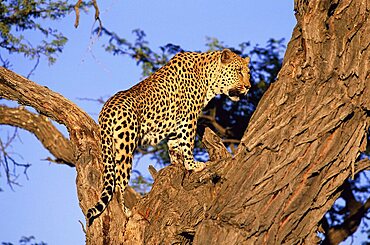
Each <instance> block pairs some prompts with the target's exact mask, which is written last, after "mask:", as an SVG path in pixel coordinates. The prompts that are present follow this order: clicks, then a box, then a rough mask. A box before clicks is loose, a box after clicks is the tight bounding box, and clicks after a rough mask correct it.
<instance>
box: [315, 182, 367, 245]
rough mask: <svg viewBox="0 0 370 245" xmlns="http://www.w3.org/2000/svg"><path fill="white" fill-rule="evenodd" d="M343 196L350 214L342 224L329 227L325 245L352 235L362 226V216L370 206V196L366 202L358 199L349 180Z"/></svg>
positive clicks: (338, 241) (345, 185)
mask: <svg viewBox="0 0 370 245" xmlns="http://www.w3.org/2000/svg"><path fill="white" fill-rule="evenodd" d="M342 197H343V198H344V200H345V201H346V212H348V213H349V214H348V215H346V217H345V219H344V221H343V223H342V224H340V225H336V226H333V227H331V228H329V230H328V231H327V232H326V233H325V240H324V242H323V243H322V244H323V245H329V244H339V243H340V242H342V241H344V240H345V239H346V238H347V237H349V236H351V235H352V234H353V233H354V232H355V231H356V230H357V228H358V227H359V226H360V223H361V220H362V218H363V217H364V215H365V214H366V212H367V211H368V210H369V208H370V198H369V199H367V200H366V202H365V203H364V204H362V203H361V202H360V201H357V200H356V198H355V196H354V195H353V192H352V189H351V186H350V185H349V183H348V182H346V183H345V184H344V188H343V192H342Z"/></svg>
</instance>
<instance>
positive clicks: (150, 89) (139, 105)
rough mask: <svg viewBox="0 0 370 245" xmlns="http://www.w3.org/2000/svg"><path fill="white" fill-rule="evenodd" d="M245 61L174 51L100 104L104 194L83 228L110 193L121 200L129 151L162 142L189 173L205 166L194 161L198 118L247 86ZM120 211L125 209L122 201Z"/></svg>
mask: <svg viewBox="0 0 370 245" xmlns="http://www.w3.org/2000/svg"><path fill="white" fill-rule="evenodd" d="M249 62H250V58H249V57H245V58H243V57H241V56H239V55H238V54H236V53H235V52H233V51H231V50H229V49H224V50H219V51H212V52H184V51H183V52H179V53H177V54H176V55H175V56H174V57H173V58H172V59H170V60H169V61H168V63H167V64H165V65H164V66H162V67H161V68H159V69H158V70H157V71H156V72H154V73H153V74H152V75H150V76H149V77H147V78H146V79H144V80H143V81H141V82H139V83H138V84H136V85H134V86H133V87H131V88H130V89H128V90H125V91H120V92H118V93H116V94H115V95H114V96H112V97H111V98H110V99H108V100H107V101H106V103H105V104H104V106H103V108H102V110H101V112H100V114H99V120H98V121H99V126H100V138H101V142H100V145H101V151H102V160H103V165H104V171H103V173H102V176H103V190H102V191H101V195H100V199H99V201H98V202H97V203H96V205H95V206H94V207H92V208H90V209H89V210H88V211H87V214H86V218H87V220H88V226H90V225H91V224H92V223H93V221H94V219H95V218H97V217H98V216H99V215H101V214H102V213H103V211H104V210H105V209H106V207H107V205H108V204H109V202H110V201H111V199H112V197H113V194H114V193H115V191H117V192H118V191H120V194H121V200H123V193H124V191H125V189H126V187H127V185H128V183H129V179H130V174H131V169H132V161H133V155H134V151H135V149H136V148H137V147H138V146H155V145H157V144H159V143H160V142H161V141H163V140H167V146H168V152H169V156H170V161H171V163H173V162H176V161H182V164H183V165H184V167H185V169H186V170H188V171H190V172H191V171H194V172H198V171H202V170H203V169H204V168H205V167H206V163H204V162H199V161H195V160H194V156H193V149H194V141H195V137H196V129H197V119H198V117H199V116H200V114H201V112H202V109H203V108H204V107H205V106H206V105H207V104H208V102H209V101H210V100H211V99H212V98H214V97H215V96H217V95H220V94H224V95H226V96H228V97H229V98H230V99H231V100H232V101H239V99H240V98H241V97H243V96H245V95H246V94H247V92H248V91H249V89H250V87H251V83H250V70H249V67H248V65H249ZM122 204H123V210H124V212H125V213H126V214H127V215H130V210H129V209H128V208H127V207H126V205H125V204H124V201H122Z"/></svg>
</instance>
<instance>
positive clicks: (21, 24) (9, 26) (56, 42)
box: [0, 0, 90, 73]
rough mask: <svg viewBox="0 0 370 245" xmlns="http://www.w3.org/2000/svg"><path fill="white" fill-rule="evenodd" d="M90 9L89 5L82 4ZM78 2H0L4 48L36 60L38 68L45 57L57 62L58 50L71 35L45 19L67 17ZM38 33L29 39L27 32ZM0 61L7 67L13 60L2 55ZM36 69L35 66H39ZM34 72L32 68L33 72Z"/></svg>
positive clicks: (0, 36)
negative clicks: (48, 24) (62, 31)
mask: <svg viewBox="0 0 370 245" xmlns="http://www.w3.org/2000/svg"><path fill="white" fill-rule="evenodd" d="M81 6H82V7H83V8H85V9H87V7H89V6H90V5H89V4H86V3H84V4H82V5H81ZM73 8H74V4H71V3H69V2H68V0H57V1H53V0H30V1H22V0H4V1H1V2H0V13H1V15H0V49H3V50H6V51H7V52H8V53H9V54H22V55H23V56H24V57H26V58H29V59H31V60H36V65H35V68H36V66H37V64H38V61H39V59H40V57H41V56H43V57H45V58H46V59H47V60H48V62H49V64H53V63H54V62H55V60H56V58H57V55H58V53H61V52H62V50H63V47H64V45H65V44H66V42H67V40H68V39H67V37H66V36H64V35H63V33H61V32H59V31H58V30H57V29H55V28H53V27H49V26H47V25H46V24H45V21H46V20H47V21H50V20H51V21H55V20H59V19H61V18H64V17H65V16H66V15H67V14H68V13H70V12H71V11H73ZM30 31H32V32H37V33H38V34H39V40H37V41H35V40H29V39H27V37H26V36H27V34H28V33H29V32H30ZM0 62H2V65H3V66H4V67H6V68H9V67H10V66H11V64H10V62H9V61H8V60H7V59H6V58H5V57H3V56H1V55H0ZM35 68H34V69H35ZM31 73H32V71H31Z"/></svg>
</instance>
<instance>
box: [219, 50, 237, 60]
mask: <svg viewBox="0 0 370 245" xmlns="http://www.w3.org/2000/svg"><path fill="white" fill-rule="evenodd" d="M233 54H234V53H233V52H231V50H230V49H224V50H222V53H221V62H222V63H223V64H227V63H229V62H230V61H232V60H233Z"/></svg>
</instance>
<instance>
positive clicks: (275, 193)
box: [0, 0, 370, 244]
mask: <svg viewBox="0 0 370 245" xmlns="http://www.w3.org/2000/svg"><path fill="white" fill-rule="evenodd" d="M295 11H296V18H297V25H296V27H295V29H294V31H293V35H292V39H291V41H290V42H289V45H288V49H287V52H286V55H285V59H284V64H283V67H282V69H281V71H280V73H279V78H278V79H277V81H276V82H275V83H273V84H272V85H271V86H270V88H269V90H268V91H267V92H266V93H265V95H264V96H263V98H262V100H261V102H260V103H259V105H258V108H257V110H256V112H255V113H254V115H253V117H252V118H251V120H250V124H249V126H248V128H247V130H246V132H245V134H244V136H243V138H242V140H241V144H240V145H239V147H238V149H237V152H236V154H235V155H234V156H233V157H231V156H230V155H229V154H228V153H226V152H225V149H224V147H223V145H222V143H221V142H220V141H217V137H214V136H207V137H206V138H205V140H204V143H205V144H206V146H207V148H209V149H210V152H211V160H212V162H211V163H210V164H209V166H208V168H207V169H206V170H204V171H202V172H200V173H190V172H188V171H186V170H185V169H184V167H183V166H179V165H171V166H168V167H166V168H164V169H162V170H160V171H159V172H155V171H152V173H153V177H154V178H155V182H154V185H153V188H152V190H151V191H150V193H149V194H148V195H146V196H145V197H143V198H140V197H139V196H138V195H137V194H136V193H135V192H134V191H132V190H129V191H127V192H126V193H127V196H126V197H125V198H126V199H129V202H128V205H129V206H131V207H132V213H133V215H132V216H131V217H130V218H129V219H127V218H126V217H125V215H124V214H123V211H122V210H121V206H120V204H119V202H118V199H119V198H118V197H119V195H117V193H116V195H115V197H114V198H113V200H112V201H111V203H110V204H109V206H108V209H107V210H106V211H104V213H103V214H102V215H101V216H100V217H99V218H98V219H96V220H95V222H94V224H93V225H92V226H91V227H89V228H88V229H87V233H86V242H87V244H174V243H181V244H191V243H193V244H282V243H285V244H301V243H303V244H315V243H317V242H318V241H319V239H318V238H317V232H318V228H319V225H320V220H321V219H322V217H323V215H324V214H325V213H326V212H327V211H328V210H329V208H330V207H331V206H332V204H333V202H334V201H335V200H336V198H337V197H338V196H339V194H340V186H341V185H342V184H343V182H344V180H345V179H347V178H349V177H350V176H351V175H353V174H354V173H355V172H357V171H360V170H361V169H363V168H365V167H366V166H364V164H361V165H358V166H357V165H356V160H357V159H358V156H359V154H360V152H361V151H364V150H365V146H366V134H367V132H368V128H369V123H370V113H369V112H370V82H369V81H370V66H369V63H370V55H369V53H370V50H369V48H370V47H369V46H370V20H369V11H370V1H369V0H367V1H363V0H353V1H349V0H324V1H323V0H311V1H303V0H296V1H295ZM0 96H1V97H4V98H7V99H11V100H17V101H18V102H19V103H21V104H25V105H29V106H32V107H34V108H35V109H36V110H37V111H39V112H40V113H41V114H43V115H46V116H48V117H50V118H52V119H54V120H56V121H57V122H60V123H62V124H64V125H66V126H67V128H68V131H69V134H70V139H69V141H70V143H68V145H69V144H70V146H71V149H69V150H68V152H69V153H68V154H69V156H68V157H58V158H59V159H62V160H63V161H65V162H71V157H70V154H71V151H72V152H73V158H72V159H74V161H73V162H71V164H74V165H75V166H76V170H77V173H78V175H77V190H78V197H79V202H80V206H81V209H82V211H83V212H84V213H85V212H86V210H87V209H88V208H89V207H91V206H92V205H93V204H94V203H95V202H96V201H97V200H98V198H99V194H100V191H101V187H102V183H101V172H102V164H101V156H100V149H99V145H98V139H99V133H98V130H97V129H98V127H97V125H96V123H95V122H94V121H93V120H92V119H91V118H90V117H89V116H88V115H86V113H84V112H82V111H81V110H80V109H79V108H78V107H77V106H76V105H74V104H73V103H71V102H69V101H68V100H66V99H65V98H63V97H62V96H61V95H59V94H57V93H54V92H52V91H50V90H49V89H47V88H45V87H42V86H39V85H36V84H34V83H32V82H31V81H29V80H27V79H25V78H23V77H20V76H18V75H16V74H14V73H12V72H10V71H8V70H6V69H4V68H0ZM0 109H2V108H0ZM3 112H5V110H4V109H2V110H0V115H2V114H1V113H3ZM1 121H5V119H4V117H0V123H1ZM9 122H12V121H11V120H9ZM10 124H11V123H10ZM13 124H14V125H15V126H20V127H26V126H25V125H22V124H19V125H16V123H15V122H13ZM48 128H49V127H48V126H47V127H46V129H47V130H53V129H50V128H49V129H48ZM29 130H32V129H29ZM68 147H69V146H68ZM53 149H54V148H52V150H53ZM52 150H51V151H52ZM54 150H55V149H54ZM220 158H222V159H220Z"/></svg>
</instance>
